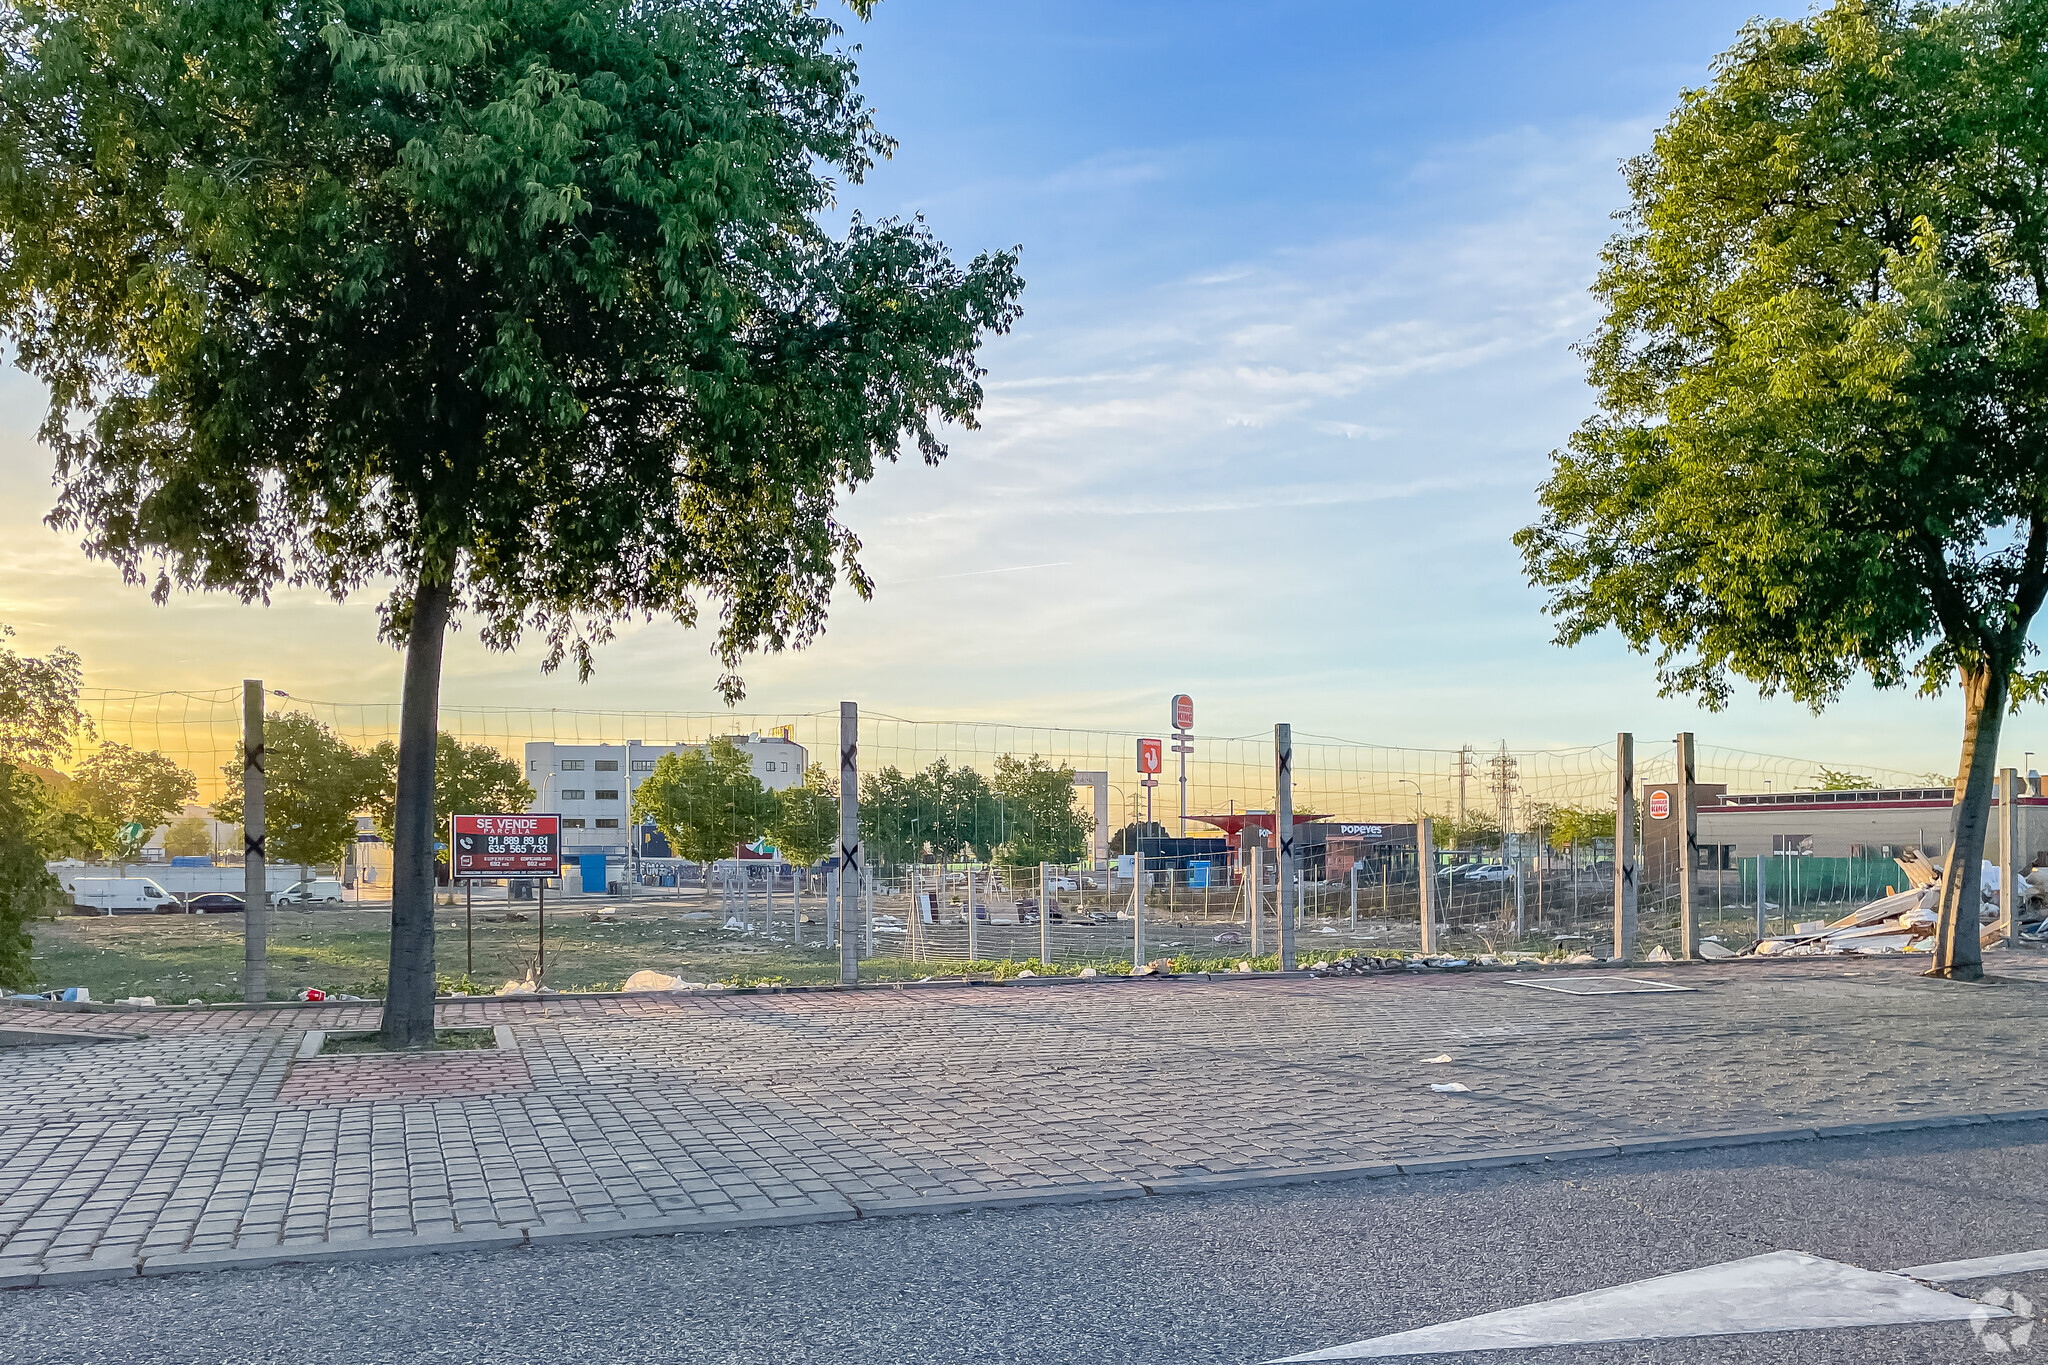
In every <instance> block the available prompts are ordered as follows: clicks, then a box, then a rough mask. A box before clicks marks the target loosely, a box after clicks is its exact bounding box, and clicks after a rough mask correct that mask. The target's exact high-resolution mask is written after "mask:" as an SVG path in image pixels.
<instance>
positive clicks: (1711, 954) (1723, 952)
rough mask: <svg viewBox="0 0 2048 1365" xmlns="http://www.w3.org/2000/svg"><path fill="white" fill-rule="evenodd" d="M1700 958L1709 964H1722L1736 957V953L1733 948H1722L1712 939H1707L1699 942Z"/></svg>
mask: <svg viewBox="0 0 2048 1365" xmlns="http://www.w3.org/2000/svg"><path fill="white" fill-rule="evenodd" d="M1700 956H1701V957H1703V958H1705V959H1707V961H1709V962H1724V961H1726V960H1727V959H1729V958H1731V957H1734V956H1736V952H1735V950H1734V949H1733V948H1728V947H1724V946H1722V945H1721V944H1719V943H1716V942H1715V941H1714V940H1713V939H1710V938H1707V939H1701V940H1700Z"/></svg>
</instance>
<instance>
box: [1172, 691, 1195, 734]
mask: <svg viewBox="0 0 2048 1365" xmlns="http://www.w3.org/2000/svg"><path fill="white" fill-rule="evenodd" d="M1173 728H1174V729H1176V730H1192V729H1194V728H1195V699H1194V698H1193V697H1191V696H1189V695H1188V694H1187V693H1185V692H1183V693H1181V694H1180V695H1179V696H1177V697H1175V698H1174V699H1173Z"/></svg>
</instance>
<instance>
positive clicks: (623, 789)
mask: <svg viewBox="0 0 2048 1365" xmlns="http://www.w3.org/2000/svg"><path fill="white" fill-rule="evenodd" d="M728 738H730V739H731V740H732V742H733V743H734V744H737V745H738V746H739V747H740V750H741V752H743V753H745V754H746V755H747V756H748V758H750V759H751V760H752V761H753V765H754V776H755V777H757V778H759V779H760V780H761V785H762V786H764V787H766V788H768V790H770V791H782V790H785V789H786V788H789V787H794V786H797V785H798V784H799V783H801V782H802V781H803V780H804V765H805V764H806V763H807V762H808V761H809V758H808V755H807V754H806V753H805V751H804V746H803V745H801V744H798V743H796V742H795V741H794V740H789V739H784V738H782V737H781V736H779V735H759V734H755V735H731V736H728ZM703 747H704V746H703V745H701V744H646V743H643V742H641V741H640V740H637V739H629V740H627V741H626V742H625V743H624V744H557V743H554V742H553V741H551V740H536V741H534V742H532V743H530V744H528V745H527V746H526V781H527V785H528V786H530V787H532V788H533V805H532V807H531V810H532V811H534V812H535V813H544V814H559V815H560V816H561V817H562V856H563V857H564V858H573V857H575V856H576V855H577V854H579V853H605V854H627V853H633V852H637V851H638V840H637V839H636V838H635V837H634V834H633V792H634V789H635V788H637V787H638V786H639V785H640V784H641V783H642V782H645V781H646V780H647V779H648V777H649V776H651V775H652V774H653V772H654V765H655V764H656V763H657V762H658V761H659V760H660V759H661V757H662V755H663V754H679V753H682V752H684V751H685V750H688V749H701V748H703Z"/></svg>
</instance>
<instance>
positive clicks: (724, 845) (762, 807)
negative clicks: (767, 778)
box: [633, 738, 838, 895]
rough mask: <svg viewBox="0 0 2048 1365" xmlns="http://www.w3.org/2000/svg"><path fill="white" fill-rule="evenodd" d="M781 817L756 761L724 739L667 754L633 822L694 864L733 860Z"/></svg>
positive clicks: (638, 798) (640, 792)
mask: <svg viewBox="0 0 2048 1365" xmlns="http://www.w3.org/2000/svg"><path fill="white" fill-rule="evenodd" d="M776 814H777V803H776V800H775V794H774V793H773V792H770V791H769V790H768V789H767V788H766V787H763V786H762V785H761V779H760V778H758V777H756V776H754V762H753V760H752V759H751V758H749V757H748V756H747V753H746V751H745V750H744V749H742V748H740V746H739V745H737V744H735V743H733V742H732V741H731V740H730V739H724V738H721V739H714V740H712V741H711V742H710V743H709V744H707V745H705V746H703V747H702V748H698V749H687V750H685V751H683V752H682V753H673V754H663V755H662V756H661V758H660V759H659V760H658V761H656V763H655V765H654V771H653V772H651V773H649V774H648V775H647V780H646V781H645V782H642V783H641V784H640V786H639V788H638V789H637V790H635V791H634V793H633V819H634V820H635V821H636V822H641V821H647V820H652V821H653V822H654V827H655V828H656V829H658V830H660V831H661V834H662V837H663V838H664V839H667V840H668V846H669V847H670V848H671V849H673V850H674V851H675V855H676V856H677V857H678V858H687V859H689V860H690V861H691V862H693V863H706V864H709V863H715V862H717V861H718V860H719V859H721V858H730V857H732V856H733V850H734V849H736V848H737V847H739V846H740V845H741V844H751V843H752V842H754V840H756V839H758V838H760V837H761V836H762V835H763V834H764V833H766V832H767V830H768V826H769V823H770V822H771V821H773V820H774V819H775V817H776ZM837 818H838V817H837V816H836V815H835V816H834V821H835V824H836V821H837ZM705 894H707V895H708V894H710V884H709V881H708V879H707V881H706V884H705Z"/></svg>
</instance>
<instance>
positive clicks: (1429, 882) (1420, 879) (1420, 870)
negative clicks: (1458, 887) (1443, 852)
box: [1415, 815, 1437, 953]
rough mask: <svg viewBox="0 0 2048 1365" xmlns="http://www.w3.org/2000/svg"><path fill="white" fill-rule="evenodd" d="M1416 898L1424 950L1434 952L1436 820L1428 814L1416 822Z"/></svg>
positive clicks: (1435, 943)
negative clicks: (1420, 915) (1420, 916)
mask: <svg viewBox="0 0 2048 1365" xmlns="http://www.w3.org/2000/svg"><path fill="white" fill-rule="evenodd" d="M1415 886H1416V900H1417V902H1418V903H1419V906H1420V909H1421V913H1422V951H1423V952H1425V953H1433V952H1435V951H1436V949H1437V942H1436V821H1434V820H1432V819H1430V818H1429V817H1428V816H1427V815H1425V816H1423V817H1422V818H1421V819H1420V820H1417V821H1416V822H1415Z"/></svg>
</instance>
